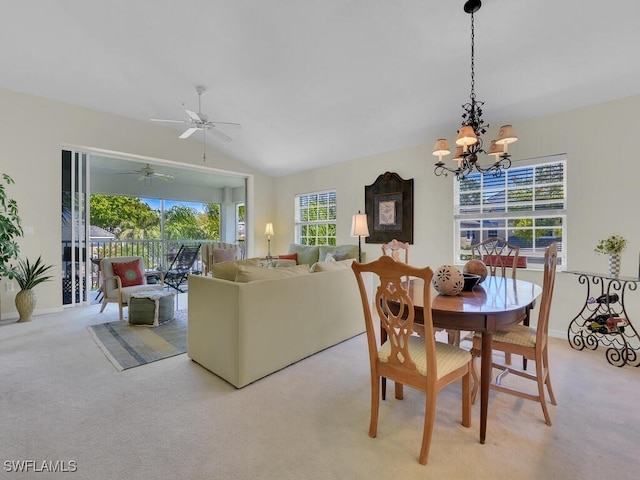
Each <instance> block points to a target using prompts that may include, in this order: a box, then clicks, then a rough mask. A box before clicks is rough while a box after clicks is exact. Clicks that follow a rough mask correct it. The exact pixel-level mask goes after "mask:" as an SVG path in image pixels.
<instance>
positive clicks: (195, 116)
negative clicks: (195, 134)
mask: <svg viewBox="0 0 640 480" xmlns="http://www.w3.org/2000/svg"><path fill="white" fill-rule="evenodd" d="M184 111H185V112H187V115H189V118H191V120H194V121H196V122H202V121H203V120H202V118H200V115H198V114H197V113H196V112H192V111H191V110H187V109H186V108H185V109H184Z"/></svg>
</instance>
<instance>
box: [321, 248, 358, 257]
mask: <svg viewBox="0 0 640 480" xmlns="http://www.w3.org/2000/svg"><path fill="white" fill-rule="evenodd" d="M327 253H331V254H336V253H342V254H344V253H346V254H347V257H346V258H358V245H335V246H334V245H320V252H319V256H318V258H320V259H321V260H324V259H325V258H326V256H327Z"/></svg>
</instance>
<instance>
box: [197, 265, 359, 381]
mask: <svg viewBox="0 0 640 480" xmlns="http://www.w3.org/2000/svg"><path fill="white" fill-rule="evenodd" d="M341 264H342V265H341ZM350 264H351V262H350V261H345V262H337V263H333V264H325V265H322V266H320V267H319V268H316V269H315V270H317V271H315V272H313V273H310V272H309V269H308V267H307V266H303V265H298V266H296V267H286V268H275V269H266V268H261V267H254V266H238V267H237V268H238V276H237V277H236V278H237V279H238V280H245V282H242V281H231V280H225V279H222V278H212V277H206V276H197V275H192V276H190V277H189V317H188V318H189V319H188V336H187V354H188V356H189V357H190V358H191V359H193V360H194V361H196V362H197V363H199V364H200V365H202V366H203V367H205V368H206V369H208V370H210V371H211V372H213V373H215V374H216V375H218V376H219V377H221V378H223V379H225V380H226V381H227V382H229V383H231V384H232V385H234V386H235V387H236V388H242V387H244V386H245V385H247V384H249V383H251V382H254V381H255V380H258V379H260V378H262V377H264V376H266V375H269V374H271V373H273V372H276V371H277V370H280V369H282V368H284V367H286V366H288V365H291V364H292V363H295V362H297V361H299V360H302V359H303V358H305V357H308V356H310V355H313V354H314V353H317V352H319V351H320V350H323V349H325V348H328V347H331V346H333V345H335V344H337V343H339V342H342V341H344V340H346V339H348V338H351V337H353V336H355V335H358V334H360V333H362V332H364V329H365V324H364V317H363V313H362V304H361V301H360V295H359V293H358V286H357V283H356V279H355V276H354V274H353V272H352V270H351V268H350ZM318 265H319V264H318ZM304 270H306V271H304ZM320 270H322V271H320ZM252 273H255V275H256V276H255V278H263V279H258V280H254V281H251V280H252V278H251V274H252ZM289 273H290V275H289ZM285 274H286V275H285ZM269 275H273V276H274V277H273V278H270V277H269ZM240 277H242V278H240ZM276 277H278V278H276ZM247 280H248V281H247Z"/></svg>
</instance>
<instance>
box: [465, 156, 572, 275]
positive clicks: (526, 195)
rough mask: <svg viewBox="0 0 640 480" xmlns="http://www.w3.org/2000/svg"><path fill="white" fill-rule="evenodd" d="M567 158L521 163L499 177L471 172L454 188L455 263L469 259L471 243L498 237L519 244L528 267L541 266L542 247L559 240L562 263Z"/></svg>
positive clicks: (562, 262)
mask: <svg viewBox="0 0 640 480" xmlns="http://www.w3.org/2000/svg"><path fill="white" fill-rule="evenodd" d="M566 195H567V185H566V157H565V156H564V155H555V156H552V157H545V158H540V159H536V160H531V161H528V162H519V163H518V164H514V165H513V166H512V167H511V168H510V169H508V170H506V171H504V172H503V174H502V175H501V176H499V177H495V176H494V175H493V174H492V173H488V174H486V175H483V174H480V173H474V174H471V175H469V176H468V177H467V178H465V179H464V180H461V181H460V182H457V183H456V186H455V188H454V196H455V198H454V201H455V228H456V232H457V235H456V238H457V249H456V259H455V260H456V262H457V263H464V262H466V261H467V260H468V259H469V258H471V252H470V250H471V245H474V244H476V243H479V242H481V241H483V240H485V239H487V238H489V237H501V238H504V239H505V240H507V241H509V242H510V243H513V244H515V245H518V246H519V247H520V256H521V257H523V256H524V257H527V268H534V269H535V268H541V267H542V263H543V258H544V250H545V248H546V247H547V246H548V245H550V244H551V243H552V242H557V244H558V266H559V267H560V268H561V269H564V268H566V248H565V242H564V238H565V236H566V200H567V197H566Z"/></svg>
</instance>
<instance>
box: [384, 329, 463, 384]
mask: <svg viewBox="0 0 640 480" xmlns="http://www.w3.org/2000/svg"><path fill="white" fill-rule="evenodd" d="M409 354H410V355H411V358H412V359H413V362H414V363H415V364H416V369H417V370H418V373H419V374H420V375H423V376H425V377H426V376H427V348H426V345H425V340H424V338H422V337H418V336H416V335H411V336H410V337H409ZM390 355H391V344H390V343H389V341H388V340H387V341H386V342H384V344H383V345H382V347H380V350H378V359H379V360H380V361H381V362H385V363H386V362H388V361H389V356H390ZM436 358H437V361H438V378H442V377H444V376H445V375H447V374H448V373H450V372H453V371H454V370H457V369H458V368H460V367H463V366H464V365H465V364H467V363H469V362H470V360H471V353H469V352H468V351H466V350H463V349H461V348H458V347H456V346H454V345H449V344H447V343H442V342H436Z"/></svg>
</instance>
